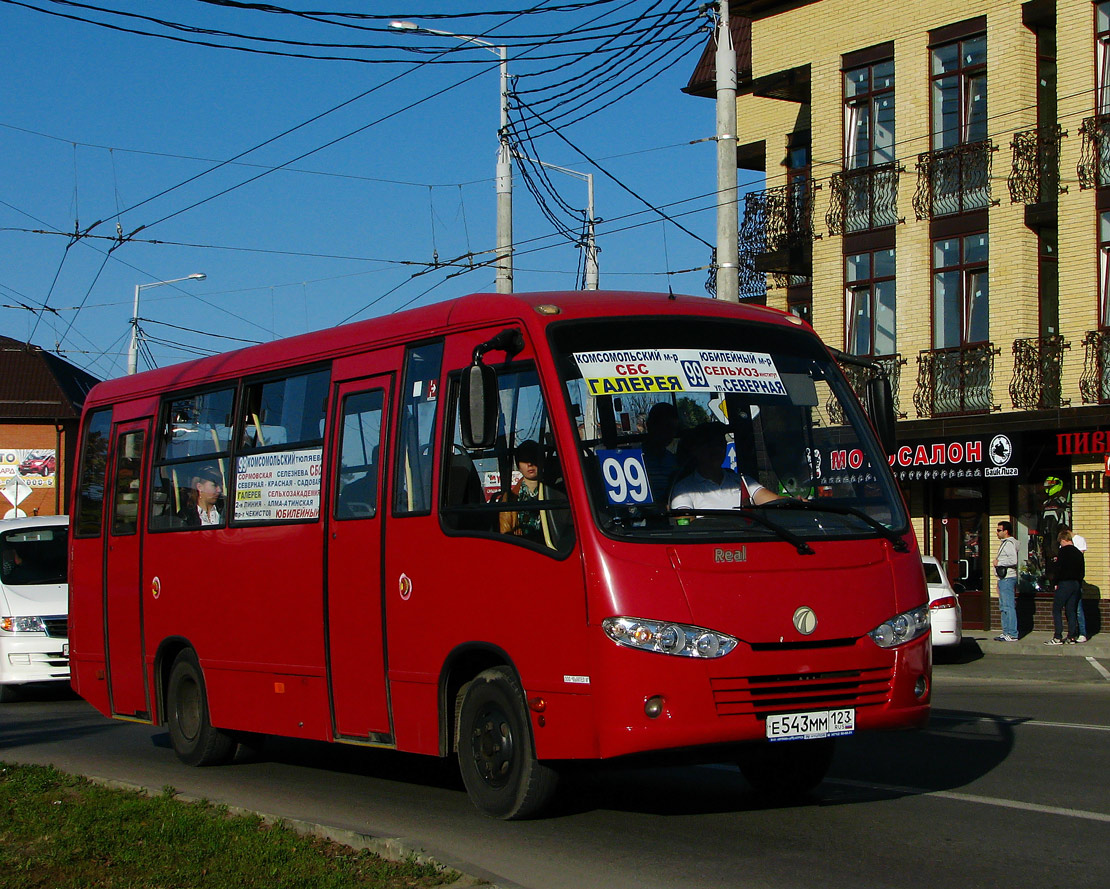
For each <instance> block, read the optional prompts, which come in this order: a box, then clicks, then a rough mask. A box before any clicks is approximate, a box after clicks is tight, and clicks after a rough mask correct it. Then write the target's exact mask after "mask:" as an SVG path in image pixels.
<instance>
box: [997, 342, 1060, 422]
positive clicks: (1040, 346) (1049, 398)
mask: <svg viewBox="0 0 1110 889" xmlns="http://www.w3.org/2000/svg"><path fill="white" fill-rule="evenodd" d="M1070 348H1071V343H1069V342H1065V340H1064V338H1063V337H1062V336H1060V335H1059V334H1055V335H1053V336H1045V337H1030V338H1028V339H1021V340H1014V375H1013V376H1012V377H1011V378H1010V401H1011V402H1012V403H1013V405H1014V408H1015V409H1016V410H1023V411H1037V410H1054V409H1056V408H1059V407H1066V406H1067V405H1069V404H1071V399H1067V398H1061V397H1060V396H1061V390H1060V376H1061V372H1062V371H1063V367H1064V350H1065V349H1070Z"/></svg>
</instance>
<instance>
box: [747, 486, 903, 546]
mask: <svg viewBox="0 0 1110 889" xmlns="http://www.w3.org/2000/svg"><path fill="white" fill-rule="evenodd" d="M763 506H764V507H768V506H769V507H771V508H773V509H809V510H815V511H817V512H831V513H833V514H834V515H850V516H852V517H854V518H857V519H859V520H860V521H861V522H863V523H864V524H865V525H867V526H868V527H869V528H871V529H873V530H874V531H877V532H878V533H879V534H881V535H882V536H883V537H885V538H886V539H887V540H889V541H890V542H891V544H893V546H894V549H895V550H897V551H898V552H900V553H907V552H909V551H910V548H909V546H908V545H907V544H906V539H905V538H904V537H903V536H902V535H901V534H899V533H898V532H897V531H894V530H892V529H891V528H888V527H887V526H886V525H884V524H883V523H882V522H880V521H879V520H878V519H876V518H873V517H872V516H869V515H868V514H867V513H865V512H864V511H863V510H862V509H859V508H857V507H855V506H836V505H833V504H831V503H829V504H824V503H814V502H813V501H812V500H793V499H790V498H783V499H782V500H771V501H770V502H768V503H764V504H763Z"/></svg>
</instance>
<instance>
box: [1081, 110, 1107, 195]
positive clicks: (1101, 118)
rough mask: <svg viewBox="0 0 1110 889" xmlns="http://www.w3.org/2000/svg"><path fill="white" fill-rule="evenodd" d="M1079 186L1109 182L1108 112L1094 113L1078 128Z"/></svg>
mask: <svg viewBox="0 0 1110 889" xmlns="http://www.w3.org/2000/svg"><path fill="white" fill-rule="evenodd" d="M1075 172H1076V173H1077V174H1078V175H1079V187H1080V188H1094V187H1095V186H1098V185H1108V184H1110V114H1096V115H1095V116H1094V117H1088V118H1087V119H1086V120H1084V121H1083V125H1082V126H1081V127H1080V128H1079V164H1078V165H1077V166H1076V168H1075Z"/></svg>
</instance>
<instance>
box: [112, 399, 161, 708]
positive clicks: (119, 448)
mask: <svg viewBox="0 0 1110 889" xmlns="http://www.w3.org/2000/svg"><path fill="white" fill-rule="evenodd" d="M149 436H150V419H149V418H146V419H142V420H134V421H129V422H126V423H117V424H116V425H115V427H114V429H113V431H112V450H111V455H112V456H111V464H110V465H111V474H110V477H109V481H108V484H109V491H110V492H111V500H110V503H109V512H108V515H109V517H110V519H109V522H108V536H107V543H106V547H107V552H106V554H105V560H104V612H105V622H104V623H105V632H106V637H107V638H106V647H107V655H108V687H109V694H110V695H111V705H112V713H113V714H114V715H116V716H125V717H126V716H130V717H133V718H137V719H144V720H145V719H149V718H150V708H149V706H148V705H147V700H148V697H147V687H146V671H145V669H144V668H143V602H142V590H141V589H140V584H141V582H142V581H141V573H140V572H141V567H142V565H141V562H142V538H143V533H142V522H141V521H140V519H141V514H142V513H141V509H140V503H141V499H140V495H141V492H142V489H143V470H144V462H143V457H144V453H145V449H146V441H147V439H148V438H149Z"/></svg>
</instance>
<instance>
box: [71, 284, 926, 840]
mask: <svg viewBox="0 0 1110 889" xmlns="http://www.w3.org/2000/svg"><path fill="white" fill-rule="evenodd" d="M884 392H885V395H886V399H884V397H883V394H884ZM868 395H869V396H871V395H874V396H875V397H874V398H870V397H869V398H868V399H866V400H867V401H868V403H869V405H871V404H873V405H874V410H872V417H873V418H874V424H873V423H872V421H871V420H869V419H868V416H867V414H866V413H865V412H864V409H863V407H861V404H860V402H859V400H858V399H857V398H856V396H855V395H854V394H853V392H852V390H851V388H850V387H849V385H848V383H847V382H846V379H845V377H844V375H843V374H842V372H841V371H840V369H839V367H838V365H837V361H836V360H835V359H834V357H833V356H832V354H831V353H830V351H829V350H828V349H827V348H826V347H825V346H824V345H822V343H821V342H820V341H819V340H818V338H817V337H816V336H815V334H814V333H813V331H812V330H811V329H810V328H809V327H808V326H807V325H805V324H804V323H802V322H801V321H799V320H798V319H797V318H794V317H793V316H790V315H786V314H783V313H781V312H777V311H774V310H771V309H766V308H762V307H757V306H739V305H733V304H726V303H723V302H717V301H714V300H710V299H706V298H698V297H685V296H679V297H674V296H670V295H667V294H663V295H658V294H645V293H606V292H591V293H546V294H530V295H529V294H518V295H490V294H479V295H474V296H469V297H465V298H462V299H458V300H454V301H449V302H444V303H442V304H439V305H435V306H431V307H428V308H423V309H417V310H413V311H407V312H403V313H400V314H397V315H393V316H390V317H386V318H381V319H376V320H371V321H366V322H361V323H356V324H351V325H349V326H345V327H341V328H336V329H334V330H324V331H319V332H316V333H309V334H305V335H302V336H297V337H294V338H291V339H286V340H282V341H279V342H273V343H268V344H265V345H259V346H253V347H250V348H246V349H243V350H240V351H237V352H231V353H229V354H224V355H218V356H215V357H211V358H203V359H200V360H197V361H192V362H188V363H185V364H180V365H176V366H173V367H167V368H163V369H159V370H153V371H149V372H146V373H141V374H137V375H134V376H129V377H122V378H119V379H115V380H110V381H108V382H105V383H102V384H100V385H98V386H97V387H95V388H94V390H93V391H92V392H91V393H90V395H89V397H88V399H87V401H86V403H85V408H84V416H83V418H82V433H81V435H82V439H81V442H82V452H81V458H80V459H81V462H80V467H79V472H78V473H77V475H76V479H75V490H74V501H73V502H74V504H75V508H74V510H73V518H72V532H71V545H70V552H71V571H70V598H71V601H70V640H71V665H72V682H73V686H74V688H75V689H76V690H77V692H78V693H79V694H80V695H82V696H83V697H84V698H86V699H87V700H88V701H90V702H91V703H92V704H93V705H94V706H95V707H97V708H98V709H99V710H100V711H101V712H103V713H104V714H106V715H110V716H113V717H116V718H119V719H125V720H132V721H139V722H146V723H151V724H157V725H166V726H167V727H168V730H169V734H170V737H171V739H172V742H173V746H174V749H175V751H176V753H177V755H178V757H180V758H181V759H182V760H183V761H185V762H186V763H191V764H196V765H206V764H214V763H219V762H226V761H228V760H229V759H231V757H232V756H233V755H234V753H235V751H236V748H237V746H238V745H240V744H246V745H251V744H254V743H256V742H257V741H258V740H259V739H260V738H262V737H264V736H265V735H282V736H290V737H297V738H309V739H323V740H328V741H335V742H341V743H346V744H361V745H369V746H374V747H386V748H393V749H396V750H401V751H409V752H415V753H421V754H427V755H429V756H436V757H447V756H455V755H457V757H458V762H459V768H460V771H461V773H462V777H463V780H464V783H465V785H466V788H467V790H468V792H469V794H470V797H471V799H472V800H473V801H474V803H475V804H476V805H477V807H478V808H479V809H481V810H482V811H484V812H486V813H488V814H490V815H493V816H496V817H501V818H521V817H527V816H529V815H534V814H536V813H538V812H540V811H541V809H542V808H543V806H544V805H545V804H546V803H547V801H548V800H549V798H550V796H551V794H552V792H553V791H554V789H555V786H556V783H557V779H558V775H559V772H560V767H561V766H563V765H565V764H566V763H567V762H568V761H574V760H579V761H581V760H607V759H612V758H616V757H631V756H633V755H636V754H660V753H662V754H665V755H668V756H670V755H673V756H675V757H678V756H680V755H682V756H687V755H691V754H693V755H700V756H701V757H703V758H705V759H707V760H709V761H716V762H720V761H726V760H727V761H730V762H735V763H737V764H738V765H739V766H740V768H741V769H742V770H743V772H744V774H745V776H746V777H747V778H748V779H749V780H750V781H751V782H752V783H753V784H755V785H756V786H757V787H759V788H763V789H778V790H787V791H792V792H797V791H802V790H806V789H809V788H811V787H813V786H814V785H816V784H817V783H819V782H820V781H821V780H822V779H823V777H824V775H825V772H826V770H827V768H828V766H829V762H830V758H831V755H832V748H833V744H834V738H836V737H837V736H841V735H847V734H852V733H855V732H861V731H869V730H873V729H896V728H907V727H914V726H919V725H921V724H923V723H924V722H925V720H926V719H927V716H928V707H929V695H930V682H931V667H932V658H931V649H930V647H929V621H928V609H927V602H928V597H927V593H926V588H925V583H924V577H923V573H922V567H921V561H920V558H919V556H918V552H917V544H916V540H915V538H914V533H913V529H912V526H911V524H910V521H909V518H908V515H907V510H906V508H905V504H904V502H903V499H902V496H901V493H900V491H899V489H898V487H897V485H896V484H895V481H894V479H893V476H892V474H891V473H890V471H889V467H888V463H887V459H886V457H885V455H884V450H883V448H884V444H883V443H882V441H881V440H880V439H883V440H886V441H887V444H886V446H887V447H888V448H889V441H888V439H889V438H891V437H892V436H891V432H892V429H893V420H892V413H891V412H890V411H889V409H884V408H883V407H882V406H883V404H884V401H886V400H888V399H889V387H888V386H887V387H886V388H885V390H884V387H883V386H882V385H881V382H880V384H876V385H872V386H869V388H868ZM661 405H662V406H661ZM660 429H662V431H660ZM876 430H879V431H878V432H877V431H876ZM707 455H708V456H707ZM733 466H735V470H733V468H732V467H733ZM730 497H731V498H732V499H731V500H730V499H729V498H730Z"/></svg>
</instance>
